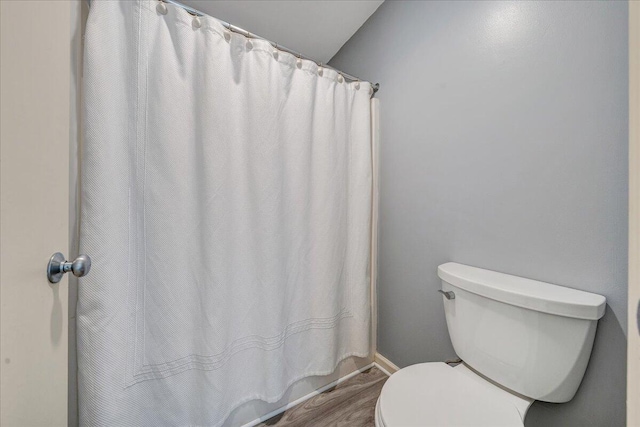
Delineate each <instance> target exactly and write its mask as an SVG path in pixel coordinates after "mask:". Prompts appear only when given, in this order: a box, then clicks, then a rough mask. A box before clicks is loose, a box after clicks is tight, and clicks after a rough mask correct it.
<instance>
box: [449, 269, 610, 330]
mask: <svg viewBox="0 0 640 427" xmlns="http://www.w3.org/2000/svg"><path fill="white" fill-rule="evenodd" d="M438 276H440V278H441V279H442V280H444V281H445V282H447V283H449V284H451V285H453V286H455V287H457V288H460V289H464V290H465V291H468V292H471V293H474V294H477V295H480V296H483V297H485V298H490V299H493V300H495V301H500V302H503V303H505V304H510V305H514V306H517V307H523V308H528V309H530V310H535V311H540V312H542V313H549V314H555V315H558V316H565V317H573V318H576V319H588V320H597V319H600V318H601V317H602V316H603V315H604V309H605V305H606V302H607V300H606V298H605V297H603V296H602V295H598V294H593V293H591V292H585V291H579V290H577V289H571V288H566V287H564V286H558V285H552V284H551V283H545V282H539V281H537V280H531V279H525V278H523V277H518V276H512V275H510V274H504V273H498V272H497V271H491V270H484V269H482V268H477V267H470V266H468V265H463V264H458V263H455V262H448V263H446V264H442V265H440V266H438Z"/></svg>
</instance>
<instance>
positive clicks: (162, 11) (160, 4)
mask: <svg viewBox="0 0 640 427" xmlns="http://www.w3.org/2000/svg"><path fill="white" fill-rule="evenodd" d="M156 11H158V13H159V14H160V15H166V14H167V12H169V9H167V5H166V4H165V2H164V0H158V4H157V6H156Z"/></svg>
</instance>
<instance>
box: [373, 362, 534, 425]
mask: <svg viewBox="0 0 640 427" xmlns="http://www.w3.org/2000/svg"><path fill="white" fill-rule="evenodd" d="M532 402H533V400H532V399H528V398H525V397H521V396H516V395H515V394H512V393H509V392H508V391H506V390H503V389H502V388H500V387H498V386H496V385H494V384H492V383H490V382H489V381H487V380H485V379H483V378H482V377H480V376H479V375H478V374H476V373H474V372H473V371H471V370H470V369H469V368H467V367H466V366H465V365H463V364H460V365H458V367H455V368H452V367H450V366H449V365H447V364H445V363H441V362H437V363H421V364H417V365H413V366H409V367H407V368H404V369H401V370H399V371H398V372H396V373H395V374H393V375H392V376H391V377H390V378H389V379H388V380H387V382H386V383H385V385H384V386H383V388H382V392H381V393H380V397H379V399H378V403H377V405H376V414H375V419H376V427H409V426H421V427H428V426H434V427H436V426H437V427H443V426H455V427H462V426H469V427H471V426H473V427H480V426H487V427H489V426H491V427H498V426H505V427H515V426H518V427H521V426H523V425H524V424H523V420H524V416H525V414H526V412H527V409H528V408H529V406H530V405H531V403H532Z"/></svg>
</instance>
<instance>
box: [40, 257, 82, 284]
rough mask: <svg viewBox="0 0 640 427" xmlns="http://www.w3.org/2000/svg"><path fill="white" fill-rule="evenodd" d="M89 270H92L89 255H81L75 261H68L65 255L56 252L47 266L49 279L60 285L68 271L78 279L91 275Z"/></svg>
mask: <svg viewBox="0 0 640 427" xmlns="http://www.w3.org/2000/svg"><path fill="white" fill-rule="evenodd" d="M89 270H91V258H89V255H80V256H78V258H76V259H74V260H73V261H66V260H65V259H64V255H62V254H61V253H60V252H56V253H55V254H53V255H52V256H51V259H49V264H47V278H48V279H49V281H50V282H51V283H58V282H59V281H60V280H62V276H63V275H64V273H66V272H67V271H71V272H72V273H73V275H74V276H76V277H82V276H86V275H87V274H89Z"/></svg>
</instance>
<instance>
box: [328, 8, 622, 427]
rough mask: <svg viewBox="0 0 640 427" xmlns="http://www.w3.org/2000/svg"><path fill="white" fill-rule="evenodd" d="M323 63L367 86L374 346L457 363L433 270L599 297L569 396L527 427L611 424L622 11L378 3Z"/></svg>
mask: <svg viewBox="0 0 640 427" xmlns="http://www.w3.org/2000/svg"><path fill="white" fill-rule="evenodd" d="M331 65H333V66H335V67H337V68H339V69H342V70H344V71H345V72H348V73H351V74H354V75H357V76H359V77H361V78H363V79H368V80H371V81H374V82H375V81H377V82H380V83H381V90H380V92H379V94H378V95H377V96H378V97H379V98H380V99H381V108H382V120H381V125H382V145H381V156H380V158H381V175H380V183H381V190H380V191H381V196H380V199H381V206H380V253H379V258H380V259H379V288H378V298H379V329H378V340H379V341H378V343H379V344H378V346H379V351H380V353H382V354H383V355H385V356H387V357H388V358H389V359H391V360H392V361H394V362H395V363H397V364H398V365H400V366H407V365H409V364H413V363H418V362H425V361H438V360H444V359H447V358H451V357H454V355H455V354H454V351H453V348H452V346H451V342H450V340H449V336H448V334H447V328H446V324H445V319H444V311H443V307H442V299H441V297H440V296H439V294H437V293H436V289H438V288H439V287H440V283H439V281H438V278H437V276H436V268H437V266H438V264H440V263H443V262H446V261H456V262H460V263H464V264H469V265H473V266H478V267H483V268H488V269H492V270H497V271H502V272H506V273H511V274H515V275H519V276H524V277H528V278H532V279H537V280H542V281H547V282H551V283H557V284H561V285H565V286H569V287H573V288H578V289H584V290H588V291H592V292H597V293H600V294H602V295H605V296H606V297H607V301H608V307H607V314H606V315H605V317H604V318H603V319H602V320H601V321H600V323H599V326H598V332H597V336H596V342H595V346H594V350H593V353H592V357H591V362H590V364H589V368H588V370H587V373H586V375H585V378H584V381H583V383H582V385H581V387H580V389H579V390H578V394H577V395H576V397H575V398H574V400H573V401H571V402H569V403H566V404H559V405H556V404H548V403H540V402H536V403H535V404H534V406H533V407H532V409H531V410H530V412H529V415H528V416H527V419H526V425H527V426H622V425H624V421H625V382H626V378H625V377H626V372H625V371H626V327H625V325H626V319H627V311H626V303H627V288H626V275H627V122H628V118H627V116H628V107H627V105H628V83H627V77H628V71H627V68H628V63H627V2H623V1H619V2H518V3H516V2H513V3H512V2H461V1H450V2H397V1H387V2H385V3H384V4H383V5H382V6H381V7H380V9H378V11H377V12H376V13H375V14H374V15H373V16H372V17H371V18H370V19H369V20H368V21H367V22H366V24H365V25H364V26H363V27H362V28H361V29H360V30H359V31H358V32H357V33H356V34H355V35H354V37H353V38H352V39H351V40H350V41H349V42H347V44H346V45H345V46H344V47H343V48H342V50H341V51H340V52H339V53H338V54H337V55H336V57H334V59H333V60H332V62H331Z"/></svg>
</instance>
